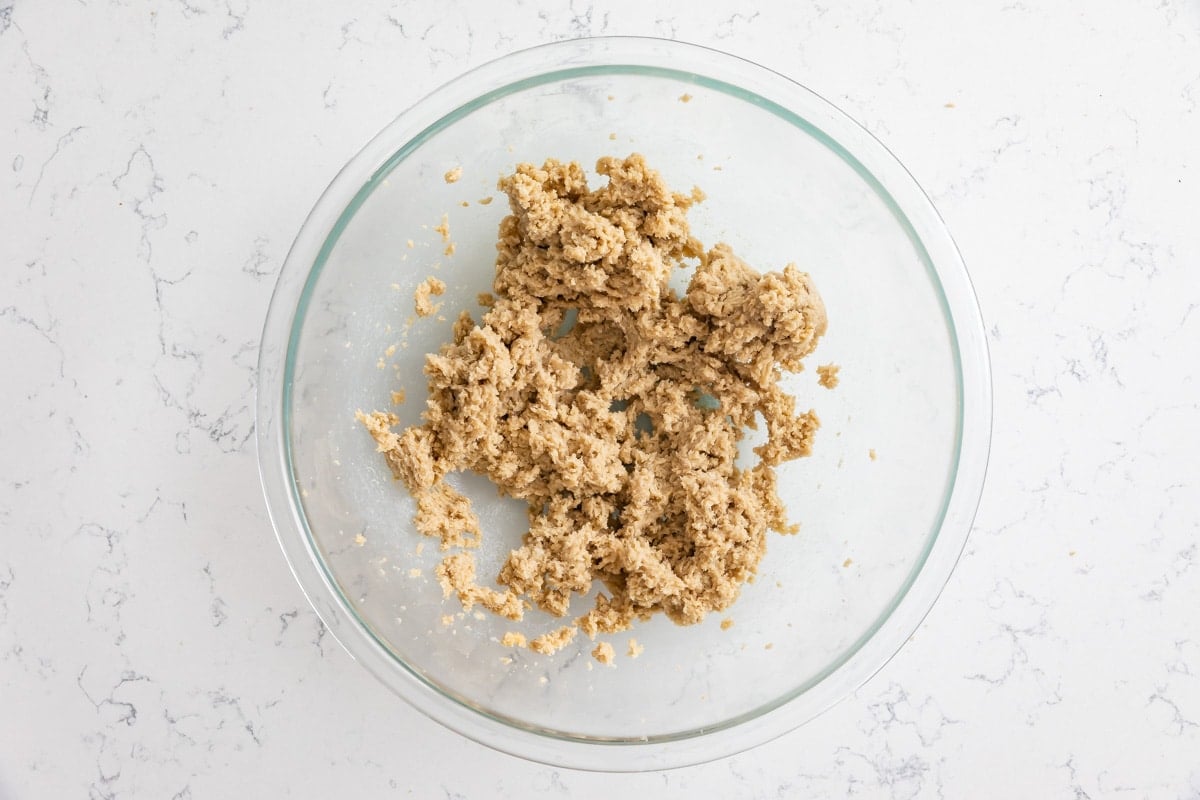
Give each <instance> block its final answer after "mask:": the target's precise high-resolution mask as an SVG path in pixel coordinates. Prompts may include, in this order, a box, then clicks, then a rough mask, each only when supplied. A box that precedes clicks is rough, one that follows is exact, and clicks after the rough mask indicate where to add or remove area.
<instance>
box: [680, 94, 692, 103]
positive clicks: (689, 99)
mask: <svg viewBox="0 0 1200 800" xmlns="http://www.w3.org/2000/svg"><path fill="white" fill-rule="evenodd" d="M679 102H681V103H690V102H692V96H691V95H690V94H688V93H687V92H684V93H683V94H681V95H679Z"/></svg>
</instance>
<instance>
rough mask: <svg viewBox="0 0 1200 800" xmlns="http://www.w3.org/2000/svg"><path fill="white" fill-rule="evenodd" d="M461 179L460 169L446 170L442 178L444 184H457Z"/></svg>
mask: <svg viewBox="0 0 1200 800" xmlns="http://www.w3.org/2000/svg"><path fill="white" fill-rule="evenodd" d="M461 177H462V167H455V168H454V169H451V170H448V171H447V172H446V174H445V175H443V176H442V178H443V179H445V181H446V183H458V179H459V178H461Z"/></svg>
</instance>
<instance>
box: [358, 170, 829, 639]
mask: <svg viewBox="0 0 1200 800" xmlns="http://www.w3.org/2000/svg"><path fill="white" fill-rule="evenodd" d="M596 171H597V172H598V173H599V174H600V175H602V176H604V177H606V178H607V179H608V180H607V183H606V185H604V186H601V187H599V188H596V189H591V188H589V186H588V182H587V178H586V176H585V174H584V170H583V169H582V168H581V167H580V165H579V164H577V163H569V164H564V163H561V162H558V161H555V160H548V161H546V162H545V164H544V165H542V166H540V167H539V166H535V165H533V164H521V165H519V166H518V167H517V169H516V171H515V172H514V173H513V174H512V175H509V176H507V177H504V178H502V179H501V180H500V182H499V188H500V189H501V190H503V191H504V193H505V194H506V195H507V196H508V201H509V206H510V209H511V214H510V215H509V216H507V217H506V218H505V219H504V221H503V222H502V223H501V224H500V230H499V241H498V243H497V251H498V252H497V258H496V274H495V281H494V285H493V287H492V293H493V295H494V296H493V297H490V298H488V299H489V300H490V301H491V303H490V305H488V306H487V307H486V310H485V312H484V314H483V317H482V319H480V320H479V321H478V322H475V321H474V320H473V319H472V318H471V317H470V316H469V315H467V313H466V312H463V316H462V317H460V319H459V322H458V323H456V324H455V326H454V338H453V341H451V342H449V343H447V344H445V345H443V346H442V348H441V349H440V350H439V351H438V352H437V353H434V354H431V355H429V356H428V357H427V358H426V363H425V375H426V377H427V379H428V389H429V398H428V401H427V404H426V409H425V412H424V414H423V420H424V421H423V422H422V423H421V424H420V425H415V426H411V427H408V428H406V429H403V430H399V431H398V430H396V427H397V418H396V417H395V415H393V414H390V413H388V412H375V413H373V414H369V415H366V414H362V413H361V412H360V414H359V419H360V421H362V422H363V423H364V424H365V425H366V427H367V429H368V430H369V431H370V433H371V435H372V436H373V437H374V438H375V441H376V442H377V444H378V447H379V450H380V451H381V452H382V453H383V455H384V458H385V459H386V460H387V463H388V465H389V467H390V468H391V470H392V472H393V473H394V474H395V475H396V477H397V478H398V479H400V480H401V481H403V483H404V485H405V486H406V487H407V489H408V490H409V491H410V492H411V493H412V494H413V496H414V497H415V498H416V499H417V518H416V527H417V529H418V530H419V531H420V532H421V533H423V534H425V535H428V536H434V537H437V538H438V539H440V541H441V544H442V547H443V548H444V549H455V550H457V552H454V553H452V554H450V555H449V556H447V557H446V559H445V560H444V561H443V563H442V565H441V566H440V567H439V568H438V570H437V574H438V578H439V580H440V581H441V582H442V585H443V588H444V590H445V591H446V593H447V594H456V595H457V596H458V598H459V599H460V600H461V601H462V603H463V605H464V606H465V607H466V608H468V609H470V608H471V607H472V606H474V605H476V604H478V605H481V606H483V607H484V608H487V609H489V610H491V611H493V612H496V613H499V614H502V615H504V616H506V617H509V618H510V619H520V618H521V615H522V612H523V610H524V609H526V608H529V607H532V606H533V605H536V606H537V607H538V608H540V609H543V610H545V611H547V612H550V613H551V614H553V615H556V616H560V617H569V615H570V614H571V600H572V598H573V597H575V596H576V595H584V594H587V593H588V592H589V591H590V590H591V589H592V587H593V584H594V583H596V582H599V583H600V584H601V585H602V587H603V590H602V591H601V592H600V593H599V594H598V596H597V599H596V601H595V604H594V607H593V608H591V609H590V610H588V611H587V612H586V613H584V614H583V615H581V616H577V617H575V618H574V619H573V621H570V622H568V623H567V624H565V625H563V626H562V627H560V628H559V629H557V630H555V631H552V632H551V633H548V634H545V635H543V636H539V637H537V638H534V639H532V640H530V642H529V644H528V646H529V648H530V649H532V650H534V651H536V652H539V653H551V652H554V651H556V650H558V649H561V648H562V647H564V646H566V645H567V644H568V643H569V642H570V641H571V640H572V639H573V638H574V636H575V635H576V633H577V631H579V630H582V631H583V632H584V633H585V634H587V635H589V636H591V637H595V636H596V635H597V634H599V633H614V632H617V631H622V630H626V629H628V628H629V627H630V626H631V625H632V623H633V622H634V621H635V620H639V619H642V620H645V619H648V618H649V617H651V616H652V615H654V614H657V613H663V614H666V615H667V616H668V617H669V618H670V619H671V620H673V621H675V622H676V623H679V624H682V625H690V624H693V623H697V622H700V621H701V620H703V619H704V618H705V616H706V615H707V614H708V613H710V612H713V611H720V610H722V609H726V608H728V607H729V606H730V605H731V604H732V603H733V602H734V600H735V599H736V598H737V596H738V593H739V591H740V589H741V587H742V585H743V584H744V583H745V582H746V581H748V580H750V579H752V577H753V575H754V574H755V571H756V569H757V566H758V563H759V561H760V559H761V558H762V556H763V552H764V549H765V546H766V535H767V531H768V530H775V531H778V532H780V533H794V532H795V531H796V530H797V528H796V526H795V525H792V524H789V522H788V520H787V517H786V514H785V510H784V507H783V504H782V502H781V501H780V499H779V496H778V494H777V493H776V477H775V472H774V469H773V468H774V467H775V466H776V465H778V464H781V463H783V462H785V461H789V460H792V459H795V458H797V457H800V456H805V455H808V454H809V453H810V451H811V449H812V445H813V436H814V433H815V432H816V430H817V427H818V425H819V421H818V419H817V416H816V414H815V413H814V412H813V411H804V412H797V410H796V400H795V398H794V397H792V396H791V395H789V394H787V393H786V392H784V391H783V389H782V388H780V386H779V380H780V377H781V371H784V370H786V371H798V370H800V369H801V368H802V361H803V359H804V358H805V357H806V356H807V355H808V354H809V353H810V352H812V350H813V348H814V347H815V346H816V344H817V341H818V339H819V338H820V337H821V335H822V334H823V333H824V332H825V328H826V316H825V309H824V306H823V304H822V302H821V299H820V297H819V296H818V294H817V291H816V289H815V288H814V286H813V283H812V280H811V279H810V277H809V276H808V275H807V274H806V273H804V272H802V271H800V270H799V269H798V268H797V267H795V266H794V265H791V264H789V265H787V266H786V267H784V269H783V270H782V271H779V272H766V273H760V272H758V271H757V270H755V269H754V268H752V267H751V266H750V265H748V264H746V263H745V262H744V261H742V260H741V259H740V258H738V257H737V256H736V255H735V254H734V252H733V250H732V249H731V248H730V247H729V246H728V245H725V244H717V245H715V246H714V247H712V248H711V249H706V248H705V247H704V245H702V244H701V243H700V242H699V241H698V240H697V239H696V238H695V237H693V236H692V235H691V232H690V230H689V227H688V222H687V212H688V209H689V207H690V206H691V205H692V204H693V203H695V202H697V201H698V200H699V199H700V198H702V197H703V195H702V194H701V193H700V192H699V191H698V190H696V191H694V192H693V193H691V194H687V195H685V194H681V193H676V192H672V191H671V190H670V189H669V188H668V187H667V186H666V184H665V183H664V181H663V179H662V178H661V176H660V175H659V174H658V173H657V172H656V171H654V170H652V169H650V168H649V167H648V166H647V165H646V162H645V161H644V159H643V158H642V156H640V155H638V154H634V155H631V156H629V157H628V158H625V159H619V158H602V159H600V160H599V161H598V162H597V164H596ZM764 202H766V201H765V200H764ZM676 270H685V271H690V272H691V278H690V281H689V282H688V284H687V289H686V291H685V292H684V293H683V294H682V295H680V294H677V293H676V292H675V291H674V290H673V289H671V288H669V286H668V281H669V280H670V279H671V276H672V273H673V272H675V271H676ZM431 288H432V287H431ZM759 421H761V422H762V423H765V426H766V434H767V436H766V441H765V442H764V443H763V444H761V445H759V446H758V447H756V448H754V453H755V454H756V455H757V457H758V459H757V463H755V464H754V465H753V466H748V467H745V468H743V467H739V466H738V465H737V463H736V460H735V459H736V457H737V454H738V442H739V441H740V440H742V438H743V436H744V434H745V431H746V430H747V429H750V428H755V427H756V425H757V424H758V423H759ZM463 470H471V471H474V472H477V473H480V474H482V475H485V476H487V477H488V478H489V479H490V480H491V481H492V482H493V483H494V484H495V485H496V486H497V487H498V488H499V490H500V492H501V493H503V494H505V495H507V496H509V497H514V498H518V499H520V500H524V501H526V502H527V503H528V517H529V530H528V532H527V533H526V534H525V536H524V542H523V544H522V545H521V547H519V548H517V549H516V550H514V551H512V552H511V553H510V554H509V556H508V559H507V561H506V563H505V564H504V566H503V568H502V569H501V570H500V573H499V575H498V576H496V583H497V585H498V587H499V588H489V587H484V586H480V585H479V584H478V583H477V581H476V578H475V562H474V559H473V556H472V553H471V549H472V548H474V547H476V546H478V544H479V542H480V538H481V532H480V529H479V522H478V519H477V518H476V517H475V515H474V514H473V513H472V512H471V510H470V503H469V501H468V500H467V499H466V498H465V497H463V496H462V495H460V494H459V493H458V492H456V491H455V490H454V489H453V488H451V487H450V485H449V484H448V483H446V481H445V478H446V476H447V475H448V474H450V473H452V472H455V471H463ZM509 641H510V642H512V641H513V640H511V639H510V640H509ZM603 652H604V653H605V655H608V653H610V652H611V648H609V650H607V651H603Z"/></svg>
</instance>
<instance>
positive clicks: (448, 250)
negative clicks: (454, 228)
mask: <svg viewBox="0 0 1200 800" xmlns="http://www.w3.org/2000/svg"><path fill="white" fill-rule="evenodd" d="M442 253H443V254H444V255H448V256H452V255H454V242H451V243H450V244H448V245H446V249H445V250H443V251H442Z"/></svg>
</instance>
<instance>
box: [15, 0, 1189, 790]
mask: <svg viewBox="0 0 1200 800" xmlns="http://www.w3.org/2000/svg"><path fill="white" fill-rule="evenodd" d="M689 5H690V6H691V8H690V10H688V11H686V12H684V11H680V12H678V13H673V14H671V13H667V12H660V11H654V10H652V9H653V7H654V4H650V3H638V4H634V3H617V2H603V3H595V4H588V3H586V2H584V1H583V0H580V1H579V2H574V3H572V4H571V5H570V6H569V7H568V6H566V5H565V4H561V3H554V2H550V0H527V2H523V3H522V2H514V3H492V2H484V1H483V0H477V1H475V2H466V3H449V4H447V5H446V7H445V8H443V9H435V8H434V4H431V3H419V2H416V0H409V1H408V2H405V1H404V0H364V1H363V2H356V3H353V4H346V3H336V2H301V3H283V2H278V0H275V1H274V2H272V1H271V0H174V1H173V2H161V3H151V2H139V1H138V0H0V74H3V76H4V78H3V80H0V142H2V145H3V146H2V148H0V182H2V185H3V191H2V192H0V220H2V222H0V264H2V272H0V354H2V363H3V365H4V372H5V373H6V379H5V380H4V381H3V383H2V388H0V410H2V411H3V415H4V422H3V424H0V532H2V536H3V538H2V540H0V542H2V544H0V798H5V800H8V798H42V797H47V798H51V797H52V798H71V797H80V798H83V797H90V798H152V797H153V798H201V797H205V798H207V797H285V796H287V797H329V796H333V797H382V796H401V797H409V796H412V797H421V798H424V797H439V798H441V797H445V798H522V799H524V798H542V797H545V798H549V797H555V798H557V797H568V796H569V797H572V798H598V797H601V796H605V797H607V796H610V795H612V794H614V790H616V793H617V794H628V795H630V796H635V795H639V796H660V795H667V794H679V795H681V796H682V795H688V796H699V797H714V798H716V797H721V798H724V797H735V796H736V797H772V798H773V797H786V798H791V797H850V796H853V797H887V798H942V797H949V798H954V797H996V798H1010V797H1073V798H1084V797H1090V798H1101V797H1129V798H1196V797H1200V621H1198V618H1197V608H1200V556H1198V555H1197V539H1198V538H1200V466H1198V465H1200V458H1198V456H1197V453H1198V452H1200V432H1198V431H1200V413H1198V411H1197V408H1198V402H1200V401H1198V399H1197V397H1198V394H1200V386H1198V385H1197V378H1200V368H1197V366H1196V364H1197V362H1198V361H1200V310H1198V307H1200V172H1198V169H1200V162H1197V153H1200V6H1197V4H1196V3H1195V2H1193V1H1192V0H1161V1H1160V0H1154V2H1138V1H1134V2H1118V0H1102V1H1101V2H1098V3H1091V4H1088V5H1087V6H1086V7H1085V6H1079V5H1078V4H1068V3H1055V4H1043V3H1025V2H1019V1H1018V2H1012V1H1011V0H982V1H981V2H973V3H948V2H934V1H933V0H916V2H912V3H901V4H896V3H881V2H870V1H869V0H856V1H855V2H852V3H848V4H840V3H829V4H826V5H822V4H817V3H815V2H814V3H789V4H785V3H765V2H764V3H760V4H758V7H759V8H760V10H758V11H752V10H743V11H740V12H739V13H736V14H732V15H731V14H730V12H729V10H727V8H721V6H725V5H726V4H720V3H716V2H705V3H692V4H689ZM751 7H752V6H751ZM751 7H746V6H744V8H751ZM602 33H608V34H616V33H627V34H629V33H637V34H651V35H659V36H669V37H677V38H680V39H685V40H690V41H694V42H697V43H702V44H710V45H715V46H717V47H720V48H722V49H725V50H728V51H730V52H733V53H735V54H739V55H745V56H748V57H750V58H753V59H755V60H757V61H759V62H760V63H763V64H766V65H767V66H770V67H773V68H774V69H776V70H779V71H781V72H783V73H785V74H787V75H789V76H791V77H793V78H795V79H797V80H799V81H801V82H802V83H805V84H806V85H808V86H810V87H811V88H813V89H815V90H816V91H817V92H819V93H821V94H823V95H824V96H826V97H828V98H830V99H831V100H833V101H834V102H835V103H837V104H839V105H840V106H842V107H843V108H844V109H845V110H846V111H848V112H849V113H850V114H851V115H853V116H854V117H855V118H857V119H858V120H860V121H861V122H862V123H864V124H865V125H866V126H867V127H869V128H870V129H871V130H872V131H873V132H874V133H876V135H878V136H879V137H880V138H882V139H883V141H884V142H885V143H886V144H887V145H888V146H889V147H891V148H892V149H893V151H894V152H895V153H896V154H897V155H898V156H899V157H900V159H901V160H902V161H904V163H905V164H906V165H907V166H908V167H909V168H910V169H911V171H912V172H913V173H914V174H915V175H916V177H917V179H918V180H919V181H921V183H922V184H923V185H924V186H925V187H926V188H927V190H928V191H929V192H930V194H931V195H932V196H933V198H934V200H935V202H936V203H937V204H938V206H939V209H940V210H941V212H942V214H943V216H944V217H945V218H946V220H947V222H948V224H949V226H950V229H951V231H952V232H953V233H954V235H955V236H956V238H957V240H958V243H959V245H960V247H961V249H962V251H963V255H964V257H965V259H966V261H967V264H968V266H969V268H970V270H971V274H972V277H973V279H974V281H975V285H976V288H977V290H978V293H979V298H980V302H981V305H982V308H983V313H984V317H985V319H986V322H987V328H988V330H989V343H990V346H991V352H992V358H993V368H994V380H995V438H994V444H993V449H992V461H991V469H990V475H989V480H988V483H987V487H986V489H985V491H984V497H983V501H982V506H981V508H980V513H979V517H978V522H977V526H976V529H975V531H974V532H973V534H972V536H971V539H970V541H969V542H968V545H967V549H966V552H965V554H964V557H963V559H962V561H961V563H960V564H959V567H958V569H957V571H956V573H955V574H954V576H953V578H952V579H951V580H950V582H949V585H948V586H947V588H946V591H945V593H944V594H943V596H942V599H941V601H940V602H939V603H938V605H937V606H936V608H935V609H934V611H933V612H932V613H931V614H930V616H929V617H928V619H927V620H926V622H925V623H924V625H923V626H922V627H921V629H920V630H919V631H918V632H917V634H916V636H915V638H914V640H913V641H912V642H911V643H910V644H908V645H907V646H906V647H905V648H904V650H903V651H902V652H901V654H900V655H899V656H898V657H897V658H896V659H894V660H893V661H892V662H891V663H890V664H889V665H888V666H887V667H886V668H885V669H884V670H883V671H882V672H880V673H879V674H878V675H877V676H876V677H875V678H874V679H873V680H871V681H870V682H869V683H868V684H867V685H866V686H865V687H864V688H863V689H862V690H861V691H859V692H858V693H857V695H855V696H852V697H850V698H848V699H847V700H845V701H844V702H842V703H841V704H840V705H838V706H837V707H836V708H834V709H833V710H832V711H830V712H828V713H826V714H825V715H824V716H822V717H820V718H819V719H817V720H816V721H814V722H812V723H811V724H809V725H807V726H805V727H804V728H802V729H800V730H798V731H795V732H794V733H792V734H790V735H788V736H785V737H783V738H782V739H779V740H777V741H775V742H773V743H771V744H768V745H766V746H763V747H761V748H759V749H757V750H755V751H752V752H749V753H745V754H742V755H739V756H736V757H733V758H729V759H726V760H723V761H719V762H716V763H713V764H709V765H706V766H701V767H696V768H690V769H684V770H679V771H674V772H668V773H659V774H643V775H631V776H618V777H612V776H607V777H606V776H600V775H593V774H585V773H573V772H570V771H568V770H556V769H550V768H547V767H542V766H538V765H535V764H530V763H525V762H523V761H520V760H517V759H515V758H511V757H508V756H505V755H501V754H498V753H494V752H491V751H488V750H485V749H484V748H482V747H479V746H477V745H475V744H473V743H471V742H469V741H466V740H464V739H462V738H460V737H458V736H457V735H455V734H453V733H451V732H449V731H447V730H445V729H443V728H441V727H439V726H438V725H436V724H435V723H433V722H431V721H429V720H427V719H425V718H424V717H422V716H420V715H419V714H418V713H417V712H415V711H413V710H412V709H411V708H409V707H408V706H406V705H405V704H404V703H403V702H401V701H400V700H398V699H396V698H395V697H393V696H392V695H391V694H389V693H388V692H387V691H386V690H385V689H384V688H383V686H382V685H380V684H378V683H377V682H376V681H375V680H374V679H373V678H371V677H370V676H369V675H368V674H367V673H366V672H365V671H364V670H363V669H361V668H360V667H358V666H357V665H356V664H355V663H353V662H352V661H351V660H350V658H349V657H347V656H346V655H345V654H344V653H343V652H342V651H341V649H340V648H339V647H338V646H337V645H336V644H334V643H333V642H332V641H331V639H330V637H327V636H324V635H323V630H322V627H321V625H320V623H319V622H318V621H317V618H316V617H315V615H314V614H313V612H312V611H311V610H310V609H309V608H308V606H307V605H306V603H305V601H304V598H303V597H302V595H301V593H300V590H299V589H298V587H297V586H296V585H295V583H294V582H293V580H292V577H291V575H290V574H289V572H288V569H287V567H286V565H285V563H284V560H283V558H282V557H281V554H280V552H279V548H278V546H277V545H276V542H275V539H274V536H273V535H272V532H271V528H270V523H269V521H268V519H267V515H266V511H265V507H264V503H263V501H262V498H261V493H260V488H259V482H258V477H257V472H256V462H255V453H254V444H253V437H252V432H253V426H254V419H253V392H254V367H255V358H256V352H257V344H258V339H259V331H260V327H261V324H262V319H263V315H264V313H265V309H266V304H267V299H268V296H269V294H270V292H271V288H272V285H273V281H274V276H275V274H276V272H277V270H278V268H279V266H280V262H281V260H282V258H283V256H284V253H285V252H286V250H287V248H288V246H289V244H290V241H291V238H292V237H293V235H294V234H295V232H296V231H297V229H298V227H299V225H300V223H301V221H302V220H303V219H304V217H305V215H306V214H307V212H308V210H309V209H310V207H311V204H312V202H313V201H314V199H315V198H316V196H317V195H318V194H319V192H320V191H321V190H322V189H323V188H324V187H325V185H326V183H327V182H328V181H329V180H330V178H331V177H332V175H333V174H334V172H335V171H336V170H337V169H338V167H339V166H340V165H341V164H342V163H344V162H345V161H346V159H348V158H349V157H350V156H351V155H352V154H353V153H354V152H355V151H356V150H357V149H358V148H359V147H360V146H361V145H362V144H363V143H364V142H365V141H366V140H367V139H368V138H369V137H370V136H371V135H373V134H374V133H375V132H376V131H377V130H378V129H379V128H381V127H382V126H383V125H384V124H385V123H386V122H388V121H389V120H390V119H391V118H392V117H393V116H394V115H395V114H397V113H398V112H399V111H400V110H402V109H403V108H404V107H406V106H407V105H408V104H409V103H411V102H412V101H414V100H415V99H416V98H418V97H419V96H421V95H423V94H424V93H426V92H428V91H429V90H431V89H432V88H433V87H435V86H436V85H438V84H440V83H442V82H443V81H446V80H448V79H450V78H452V77H454V76H455V75H457V74H458V73H460V72H461V71H463V70H464V69H465V68H467V67H470V66H473V65H476V64H479V63H482V62H484V61H486V60H489V59H491V58H494V57H496V56H498V55H501V54H503V53H506V52H509V51H512V50H514V49H518V48H522V47H525V46H528V45H532V44H536V43H539V42H543V41H547V40H551V39H559V38H565V37H570V36H578V35H585V34H602Z"/></svg>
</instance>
